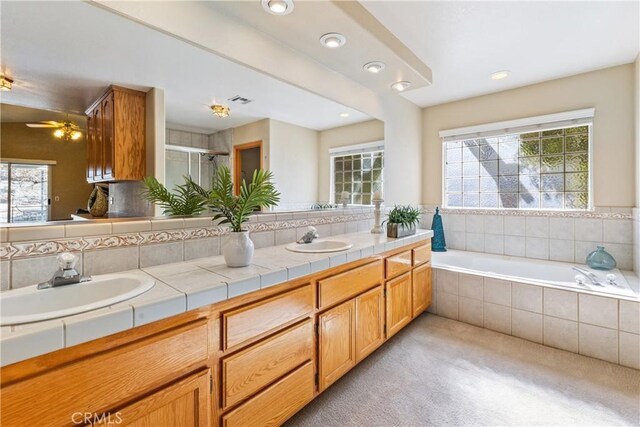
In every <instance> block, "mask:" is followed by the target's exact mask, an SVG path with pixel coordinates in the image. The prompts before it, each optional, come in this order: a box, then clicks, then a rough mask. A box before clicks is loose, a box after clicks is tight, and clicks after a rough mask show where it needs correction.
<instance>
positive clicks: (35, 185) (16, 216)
mask: <svg viewBox="0 0 640 427" xmlns="http://www.w3.org/2000/svg"><path fill="white" fill-rule="evenodd" d="M49 174H50V167H49V165H48V164H30V163H13V162H12V161H11V162H8V161H7V162H5V161H3V162H2V163H0V215H1V216H0V222H9V223H11V222H31V221H47V220H48V219H49V204H50V203H49V202H50V200H49V184H50V182H51V179H50V176H49Z"/></svg>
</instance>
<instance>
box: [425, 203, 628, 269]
mask: <svg viewBox="0 0 640 427" xmlns="http://www.w3.org/2000/svg"><path fill="white" fill-rule="evenodd" d="M425 210H426V211H427V214H425V215H424V217H423V227H425V228H430V226H431V220H432V217H433V213H432V209H430V208H429V207H426V208H425ZM635 218H636V220H635V224H636V230H637V231H636V232H635V233H636V234H635V235H636V240H635V242H636V254H637V252H638V251H637V248H638V246H637V245H638V238H637V236H638V235H639V234H640V223H639V222H638V215H637V214H636V217H635ZM442 223H443V226H444V230H445V239H446V242H447V248H449V249H459V250H467V251H472V252H485V253H492V254H498V255H511V256H519V257H526V258H536V259H547V260H552V261H564V262H575V263H584V262H585V259H586V257H587V255H588V254H589V253H590V252H591V251H593V250H594V249H595V248H596V246H598V245H603V246H604V247H605V249H606V250H607V251H608V252H609V253H611V255H613V257H614V258H615V259H616V261H617V263H618V268H620V269H623V270H633V266H634V259H633V258H634V257H633V249H634V239H633V236H634V231H633V228H634V227H633V224H634V221H633V219H632V215H631V209H603V208H600V209H598V210H596V212H589V213H583V214H581V213H576V212H571V213H569V214H563V213H562V212H549V213H546V212H539V211H538V212H531V214H527V213H523V212H518V213H517V214H510V213H501V212H496V211H493V212H492V211H487V212H481V211H477V210H473V211H469V212H465V211H462V210H459V209H456V210H447V209H444V210H443V211H442ZM637 257H638V255H636V258H637ZM636 262H637V263H638V264H640V262H638V261H636ZM636 271H637V270H636Z"/></svg>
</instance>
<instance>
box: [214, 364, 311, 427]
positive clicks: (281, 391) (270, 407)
mask: <svg viewBox="0 0 640 427" xmlns="http://www.w3.org/2000/svg"><path fill="white" fill-rule="evenodd" d="M313 396H314V387H313V363H311V362H308V363H305V364H304V365H303V366H301V367H300V368H298V369H296V370H295V371H293V372H292V373H290V374H289V375H287V376H286V377H284V378H282V379H281V380H279V381H278V382H276V383H275V384H273V385H271V386H269V387H267V388H266V389H265V390H264V391H263V392H261V393H259V394H258V395H256V396H255V397H254V398H252V399H251V400H249V401H247V402H246V403H244V404H242V405H240V406H239V407H237V408H236V409H234V410H233V411H231V412H229V413H227V414H225V415H223V416H222V425H223V426H225V427H232V426H239V427H249V426H279V425H281V424H282V423H284V422H285V421H286V420H287V419H289V418H290V417H291V416H292V415H293V414H295V413H296V412H298V411H299V410H300V408H302V407H303V406H304V405H306V404H307V403H308V402H309V401H310V400H311V399H313Z"/></svg>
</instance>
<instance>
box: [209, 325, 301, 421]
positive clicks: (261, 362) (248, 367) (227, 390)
mask: <svg viewBox="0 0 640 427" xmlns="http://www.w3.org/2000/svg"><path fill="white" fill-rule="evenodd" d="M312 357H313V321H312V320H311V319H309V320H306V321H304V323H301V324H299V325H297V326H294V327H293V328H290V329H287V330H286V331H284V332H281V333H279V334H278V335H275V336H273V337H270V338H268V339H266V340H264V341H261V342H259V343H257V344H254V345H252V346H251V347H249V348H247V349H246V350H243V351H242V352H240V353H236V354H234V355H233V356H230V357H228V358H226V359H224V360H223V361H222V390H223V391H222V398H223V404H222V405H223V407H224V408H228V407H230V406H232V405H235V404H236V403H238V402H240V401H241V400H243V399H244V398H246V397H248V396H250V395H252V394H253V393H255V392H257V391H258V390H260V389H262V388H263V387H264V386H266V385H267V384H269V383H271V382H272V381H274V380H276V379H277V378H280V377H281V376H283V375H285V374H286V373H288V372H290V371H291V370H293V369H294V368H295V367H297V366H300V365H302V364H303V363H304V362H306V361H308V360H311V358H312Z"/></svg>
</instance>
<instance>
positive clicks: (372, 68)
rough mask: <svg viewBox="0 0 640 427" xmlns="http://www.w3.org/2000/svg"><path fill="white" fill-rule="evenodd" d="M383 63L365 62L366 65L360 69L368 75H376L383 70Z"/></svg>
mask: <svg viewBox="0 0 640 427" xmlns="http://www.w3.org/2000/svg"><path fill="white" fill-rule="evenodd" d="M384 67H385V65H384V62H381V61H372V62H367V63H366V64H364V66H363V67H362V68H363V69H364V70H365V71H368V72H370V73H373V74H377V73H379V72H380V71H382V70H384Z"/></svg>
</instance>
